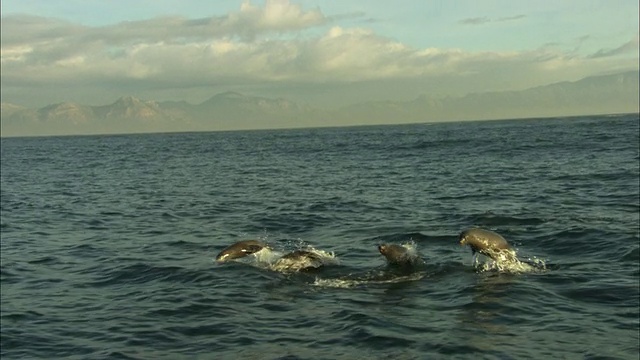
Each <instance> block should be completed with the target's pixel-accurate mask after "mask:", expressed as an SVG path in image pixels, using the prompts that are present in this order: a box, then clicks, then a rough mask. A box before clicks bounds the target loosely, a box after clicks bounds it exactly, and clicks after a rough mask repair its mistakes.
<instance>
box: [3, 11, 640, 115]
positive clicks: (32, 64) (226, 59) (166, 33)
mask: <svg viewBox="0 0 640 360" xmlns="http://www.w3.org/2000/svg"><path fill="white" fill-rule="evenodd" d="M0 4H1V7H2V9H1V13H2V23H1V29H0V30H1V32H0V36H1V43H0V46H1V68H0V96H1V98H2V101H3V102H10V103H15V104H19V105H22V106H29V107H41V106H45V105H48V104H52V103H59V102H66V101H69V102H78V103H82V104H86V105H103V104H108V103H111V102H113V101H114V100H115V99H117V98H119V97H121V96H125V95H132V96H136V97H139V98H142V99H147V100H157V101H165V100H185V101H188V102H190V103H194V104H195V103H199V102H202V101H204V100H206V99H208V98H210V97H211V96H213V95H215V94H217V93H221V92H225V91H237V92H240V93H243V94H248V95H258V96H267V97H274V98H275V97H284V98H287V99H291V100H294V101H299V102H302V103H307V104H311V105H320V106H325V107H331V106H335V107H337V106H343V105H348V104H351V103H356V102H362V101H370V100H411V99H413V98H416V97H418V96H419V95H429V96H434V97H444V96H461V95H464V94H468V93H474V92H485V91H505V90H523V89H527V88H531V87H535V86H541V85H546V84H550V83H554V82H561V81H576V80H579V79H581V78H584V77H587V76H593V75H602V74H611V73H616V72H622V71H627V70H637V69H638V42H639V36H638V23H639V20H638V12H639V6H638V1H637V0H600V1H596V0H562V1H557V0H553V1H551V0H536V1H524V0H481V1H478V0H455V1H452V0H397V1H370V0H366V1H365V0H339V1H338V0H326V1H319V0H315V1H313V0H298V1H296V0H265V1H242V0H239V1H231V0H217V1H204V0H201V1H197V0H103V1H98V0H64V1H62V0H3V1H2V2H1V3H0Z"/></svg>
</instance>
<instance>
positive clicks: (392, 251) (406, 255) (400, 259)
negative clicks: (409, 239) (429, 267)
mask: <svg viewBox="0 0 640 360" xmlns="http://www.w3.org/2000/svg"><path fill="white" fill-rule="evenodd" d="M378 251H380V254H382V255H383V256H384V257H385V258H386V259H387V262H388V263H389V264H393V265H414V264H416V262H418V261H419V257H418V256H417V255H416V254H414V253H412V252H411V251H409V249H408V248H406V247H404V246H402V245H398V244H380V245H378Z"/></svg>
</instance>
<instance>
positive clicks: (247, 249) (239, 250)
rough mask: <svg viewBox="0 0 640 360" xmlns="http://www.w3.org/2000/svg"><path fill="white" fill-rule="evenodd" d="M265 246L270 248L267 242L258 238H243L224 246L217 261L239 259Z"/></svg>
mask: <svg viewBox="0 0 640 360" xmlns="http://www.w3.org/2000/svg"><path fill="white" fill-rule="evenodd" d="M264 248H268V246H267V244H265V243H263V242H261V241H258V240H243V241H238V242H237V243H235V244H232V245H229V246H227V247H226V248H224V249H223V250H222V251H220V253H219V254H218V256H216V261H217V262H225V261H228V260H232V259H238V258H242V257H245V256H247V255H251V254H253V253H256V252H258V251H260V250H262V249H264Z"/></svg>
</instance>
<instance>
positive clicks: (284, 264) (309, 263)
mask: <svg viewBox="0 0 640 360" xmlns="http://www.w3.org/2000/svg"><path fill="white" fill-rule="evenodd" d="M323 265H324V263H323V261H322V258H321V257H320V255H318V254H317V253H314V252H311V251H307V250H295V251H292V252H290V253H288V254H285V255H283V256H282V257H281V258H280V259H278V261H277V262H276V263H275V265H274V268H276V269H279V270H287V271H303V270H310V269H317V268H319V267H321V266H323Z"/></svg>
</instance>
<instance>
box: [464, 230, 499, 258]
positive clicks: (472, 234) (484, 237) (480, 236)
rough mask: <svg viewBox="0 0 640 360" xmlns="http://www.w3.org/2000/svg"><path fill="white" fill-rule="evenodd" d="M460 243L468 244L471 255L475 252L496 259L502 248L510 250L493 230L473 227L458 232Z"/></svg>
mask: <svg viewBox="0 0 640 360" xmlns="http://www.w3.org/2000/svg"><path fill="white" fill-rule="evenodd" d="M459 239H460V245H461V246H464V245H469V247H470V248H471V253H472V254H473V255H475V254H476V252H478V253H480V254H482V255H485V256H488V257H490V258H491V259H493V260H497V255H498V254H499V253H501V252H502V251H503V250H511V246H510V245H509V243H508V242H507V240H505V239H504V238H503V237H502V236H501V235H500V234H497V233H495V232H493V231H489V230H485V229H480V228H473V229H467V230H464V231H463V232H461V233H460V238H459Z"/></svg>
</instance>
